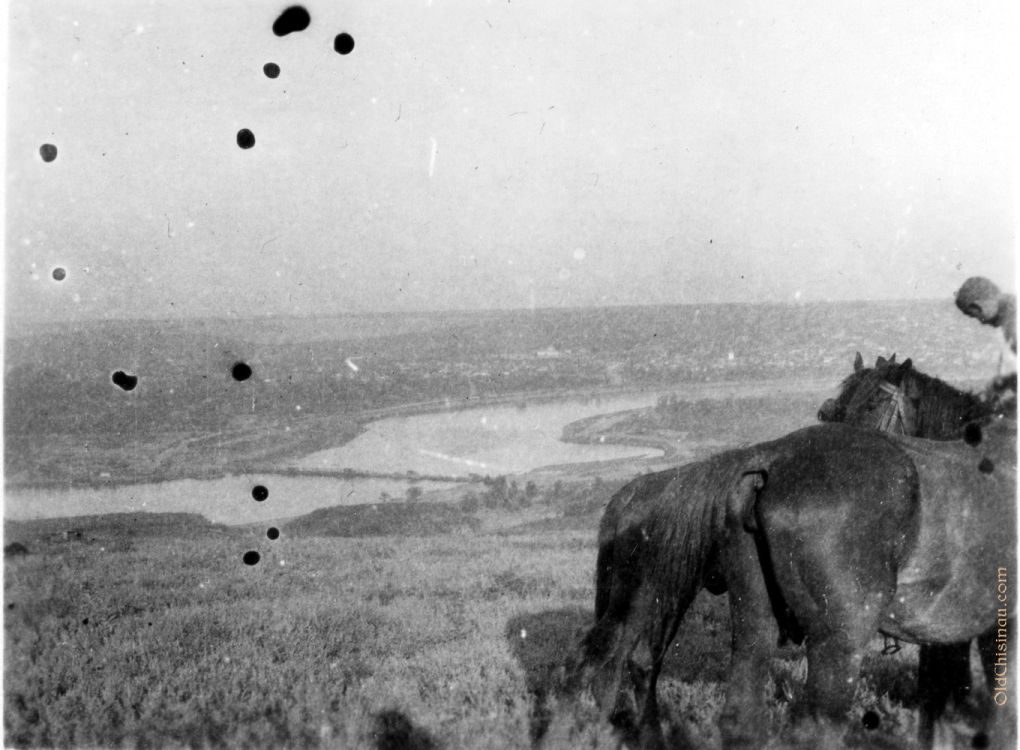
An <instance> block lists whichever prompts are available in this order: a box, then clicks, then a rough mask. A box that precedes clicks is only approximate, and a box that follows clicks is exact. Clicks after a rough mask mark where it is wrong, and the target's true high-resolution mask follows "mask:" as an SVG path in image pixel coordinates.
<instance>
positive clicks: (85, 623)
mask: <svg viewBox="0 0 1020 750" xmlns="http://www.w3.org/2000/svg"><path fill="white" fill-rule="evenodd" d="M81 624H82V625H88V624H89V618H87V617H86V618H85V619H84V620H82V621H81Z"/></svg>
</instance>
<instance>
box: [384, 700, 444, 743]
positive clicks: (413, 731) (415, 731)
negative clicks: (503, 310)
mask: <svg viewBox="0 0 1020 750" xmlns="http://www.w3.org/2000/svg"><path fill="white" fill-rule="evenodd" d="M373 723H374V724H375V726H374V727H373V728H372V729H373V731H372V734H373V735H375V737H374V739H375V748H376V750H397V748H400V749H401V750H435V748H437V747H439V743H438V742H436V740H435V738H434V737H432V735H430V734H429V733H428V732H427V731H425V730H424V729H422V728H421V727H417V726H415V725H414V723H413V722H412V721H411V720H410V719H409V718H408V717H407V715H406V714H403V713H401V712H400V711H396V710H393V709H389V710H385V711H380V712H379V713H378V714H376V715H375V721H374V722H373Z"/></svg>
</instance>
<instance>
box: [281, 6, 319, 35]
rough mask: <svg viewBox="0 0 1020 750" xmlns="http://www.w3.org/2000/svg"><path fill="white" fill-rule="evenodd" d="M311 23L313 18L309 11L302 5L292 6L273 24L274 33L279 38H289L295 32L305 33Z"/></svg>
mask: <svg viewBox="0 0 1020 750" xmlns="http://www.w3.org/2000/svg"><path fill="white" fill-rule="evenodd" d="M311 22H312V17H311V16H310V15H308V11H307V10H305V9H304V8H302V7H301V6H300V5H292V6H290V7H289V8H287V10H285V11H283V13H281V14H280V16H279V18H277V19H276V20H275V21H274V22H273V33H274V34H276V35H277V36H287V34H290V33H292V32H295V31H304V30H305V29H307V28H308V24H310V23H311Z"/></svg>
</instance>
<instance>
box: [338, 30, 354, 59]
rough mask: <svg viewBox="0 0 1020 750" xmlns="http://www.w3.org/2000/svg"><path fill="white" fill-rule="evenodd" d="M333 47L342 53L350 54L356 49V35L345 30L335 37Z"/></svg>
mask: <svg viewBox="0 0 1020 750" xmlns="http://www.w3.org/2000/svg"><path fill="white" fill-rule="evenodd" d="M333 49H334V50H335V51H336V52H338V53H339V54H341V55H349V54H351V52H352V51H353V50H354V37H352V36H351V35H350V34H348V33H346V32H344V33H343V34H337V35H336V38H335V39H333Z"/></svg>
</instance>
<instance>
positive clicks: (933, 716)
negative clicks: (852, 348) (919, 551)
mask: <svg viewBox="0 0 1020 750" xmlns="http://www.w3.org/2000/svg"><path fill="white" fill-rule="evenodd" d="M997 406H998V404H996V403H995V402H993V401H990V400H989V399H988V398H987V397H986V396H985V395H979V394H974V393H968V392H966V391H961V390H958V389H956V388H954V387H952V386H951V385H949V384H947V383H944V382H943V381H941V380H939V379H937V378H933V377H931V376H929V375H925V374H924V373H922V372H918V371H917V370H915V369H914V368H913V366H912V362H911V360H909V359H907V360H905V361H904V362H903V363H901V364H897V363H896V355H895V354H894V355H893V356H892V357H890V358H889V359H888V360H886V359H885V358H884V357H879V358H878V359H877V360H876V361H875V366H874V367H873V368H866V367H865V366H864V360H863V358H862V357H861V355H860V352H858V353H857V356H856V358H855V359H854V371H853V373H852V374H851V375H849V376H848V377H847V378H846V379H845V380H844V381H843V383H842V385H841V387H840V393H839V395H838V396H837V397H836V398H835V399H829V400H828V401H826V402H825V403H824V404H822V408H821V409H820V410H819V412H818V419H819V420H820V421H823V422H844V423H846V424H852V425H856V426H858V427H869V428H875V429H879V430H883V431H885V432H891V433H894V434H901V435H911V436H915V437H922V438H928V439H931V440H958V439H961V438H963V439H965V440H970V439H973V438H974V437H976V436H977V435H979V434H980V427H981V425H982V424H986V423H987V421H988V420H989V419H990V418H992V417H993V416H995V413H996V410H997ZM993 645H994V644H992V643H989V642H979V648H980V649H981V651H982V653H986V654H987V653H988V652H989V649H990V648H991V647H992V646H993ZM986 661H987V660H986ZM918 683H919V689H920V695H921V721H920V724H919V734H920V740H921V743H922V745H923V746H929V745H930V744H931V742H932V739H933V734H934V728H935V721H936V720H937V719H938V718H939V717H940V716H941V715H942V713H943V712H944V710H945V706H946V702H947V699H948V698H949V696H950V695H952V696H953V697H954V699H955V701H956V702H957V703H961V702H962V701H963V700H964V699H965V698H966V696H967V694H968V693H969V692H970V686H971V675H970V643H969V642H965V643H959V644H950V645H928V646H921V649H920V666H919V668H918Z"/></svg>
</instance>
